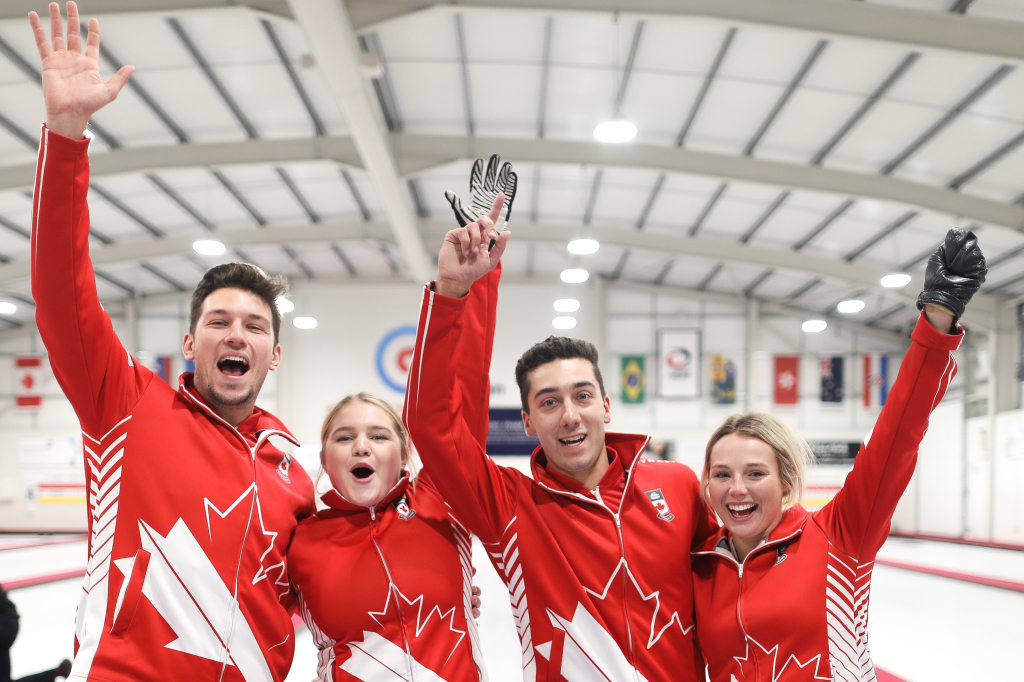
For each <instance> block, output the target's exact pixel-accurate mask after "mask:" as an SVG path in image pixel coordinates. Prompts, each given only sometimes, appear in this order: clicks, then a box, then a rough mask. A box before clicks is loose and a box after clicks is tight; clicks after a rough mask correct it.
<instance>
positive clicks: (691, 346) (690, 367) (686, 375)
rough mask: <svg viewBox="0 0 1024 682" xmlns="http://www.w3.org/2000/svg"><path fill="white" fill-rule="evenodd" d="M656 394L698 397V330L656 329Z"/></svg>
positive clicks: (670, 396)
mask: <svg viewBox="0 0 1024 682" xmlns="http://www.w3.org/2000/svg"><path fill="white" fill-rule="evenodd" d="M658 397H660V398H699V397H700V330H699V329H659V330H658Z"/></svg>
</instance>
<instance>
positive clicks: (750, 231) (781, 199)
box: [740, 189, 792, 244]
mask: <svg viewBox="0 0 1024 682" xmlns="http://www.w3.org/2000/svg"><path fill="white" fill-rule="evenodd" d="M790 194H792V192H790V191H789V190H788V189H784V190H782V192H781V193H780V194H779V196H777V197H775V201H773V202H772V203H771V204H769V205H768V208H766V209H765V210H764V212H763V213H762V214H761V215H760V216H759V217H758V219H757V220H755V221H754V224H753V225H751V226H750V227H749V228H747V231H746V232H744V233H743V236H741V237H740V244H746V243H747V242H749V241H750V240H751V239H752V238H753V236H754V235H755V234H756V233H757V231H758V230H760V229H761V228H762V227H763V226H764V224H765V223H766V222H768V220H769V219H770V218H771V217H772V216H773V215H774V214H775V212H776V211H777V210H779V207H780V206H782V204H784V203H785V202H786V199H788V198H789V195H790Z"/></svg>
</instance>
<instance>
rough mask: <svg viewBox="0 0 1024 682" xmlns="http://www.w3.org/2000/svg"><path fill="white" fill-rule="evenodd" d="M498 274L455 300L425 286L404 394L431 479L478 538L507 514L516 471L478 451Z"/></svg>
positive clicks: (493, 531) (494, 533)
mask: <svg viewBox="0 0 1024 682" xmlns="http://www.w3.org/2000/svg"><path fill="white" fill-rule="evenodd" d="M499 277H500V272H498V271H497V270H495V271H493V272H491V273H490V274H489V275H488V276H487V277H484V278H481V279H480V280H478V281H477V282H476V283H475V284H474V285H473V287H472V289H471V290H470V293H469V294H468V295H467V296H465V297H464V298H461V299H456V298H449V297H447V296H442V295H440V294H437V293H436V292H434V291H433V290H432V289H431V287H430V286H429V285H428V286H427V288H426V290H425V292H424V296H423V305H422V307H421V309H420V319H419V326H418V329H417V333H416V351H415V355H414V356H413V361H412V368H411V370H410V373H409V385H408V388H407V390H406V400H405V422H406V425H407V426H408V428H409V433H410V434H411V436H412V440H413V442H414V443H415V444H416V450H417V452H419V455H420V459H422V460H423V464H424V468H425V469H426V470H427V471H429V472H430V480H431V483H433V485H434V486H436V487H437V489H438V490H439V491H440V492H441V494H442V496H443V497H444V499H445V501H446V502H447V503H448V504H449V506H451V508H452V509H453V510H454V511H455V514H456V515H457V516H458V517H459V519H460V520H462V522H463V523H465V524H466V526H467V527H468V528H469V529H470V530H471V531H473V533H475V534H476V535H477V536H479V537H480V539H481V540H482V541H483V542H496V541H497V540H499V539H500V537H501V532H502V530H504V528H505V526H506V525H507V524H508V522H509V521H510V520H511V518H512V516H513V514H514V510H515V504H516V494H517V490H518V477H519V476H521V474H519V472H517V471H511V470H508V469H505V468H504V467H500V466H498V465H497V464H495V463H494V462H493V461H491V459H490V458H489V457H488V456H487V454H486V446H487V425H488V415H489V412H488V408H489V405H490V379H489V376H488V372H489V369H490V356H491V346H492V341H493V338H494V319H495V311H496V309H497V291H498V279H499Z"/></svg>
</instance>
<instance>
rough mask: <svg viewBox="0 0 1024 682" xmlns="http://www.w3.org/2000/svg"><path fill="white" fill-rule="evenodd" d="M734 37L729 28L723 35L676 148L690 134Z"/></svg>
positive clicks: (733, 32)
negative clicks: (723, 37)
mask: <svg viewBox="0 0 1024 682" xmlns="http://www.w3.org/2000/svg"><path fill="white" fill-rule="evenodd" d="M735 37H736V27H735V26H730V27H729V30H728V31H727V32H726V34H725V39H724V40H723V41H722V45H721V46H720V47H719V48H718V54H716V55H715V61H713V62H711V68H710V69H708V73H707V75H706V76H704V82H703V83H701V86H700V91H699V92H698V93H697V97H696V98H695V99H694V100H693V105H692V106H691V107H690V113H688V114H687V115H686V120H685V121H683V127H682V128H680V129H679V135H677V136H676V146H677V147H682V146H683V145H684V144H685V143H686V136H687V135H689V134H690V128H692V127H693V122H694V121H695V120H697V112H699V111H700V107H701V105H702V104H704V98H705V97H707V96H708V90H710V89H711V84H712V83H714V82H715V77H716V76H717V75H718V69H720V68H721V66H722V62H723V61H725V55H726V54H728V52H729V46H730V45H732V39H733V38H735Z"/></svg>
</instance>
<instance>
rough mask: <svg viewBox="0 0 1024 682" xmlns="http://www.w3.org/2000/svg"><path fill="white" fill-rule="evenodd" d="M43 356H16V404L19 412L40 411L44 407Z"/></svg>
mask: <svg viewBox="0 0 1024 682" xmlns="http://www.w3.org/2000/svg"><path fill="white" fill-rule="evenodd" d="M42 372H43V356H42V355H15V356H14V386H15V389H14V404H15V405H16V406H17V408H18V409H19V410H38V409H40V408H41V407H42V406H43V389H42V386H43V384H42V381H43V377H42Z"/></svg>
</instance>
